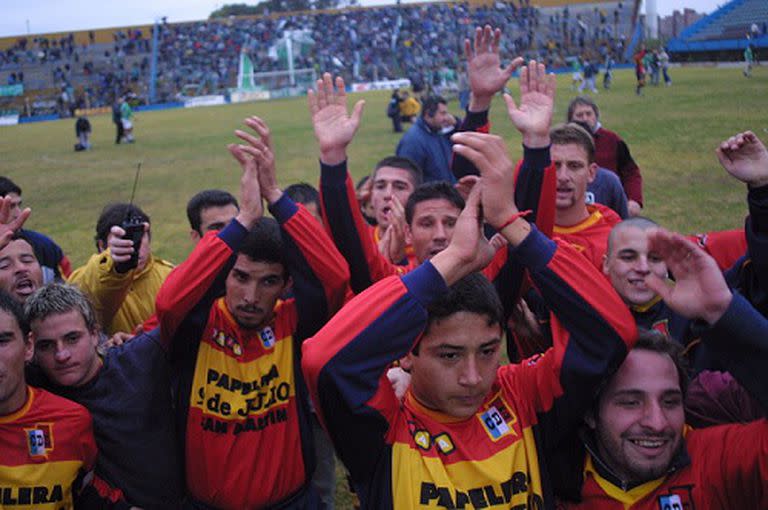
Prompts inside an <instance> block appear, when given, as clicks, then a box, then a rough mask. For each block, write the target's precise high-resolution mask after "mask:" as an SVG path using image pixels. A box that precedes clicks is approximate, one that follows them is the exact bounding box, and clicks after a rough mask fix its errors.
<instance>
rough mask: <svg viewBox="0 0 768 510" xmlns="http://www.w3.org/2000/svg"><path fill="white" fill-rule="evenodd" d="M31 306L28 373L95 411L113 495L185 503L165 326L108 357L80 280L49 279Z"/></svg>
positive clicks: (99, 470) (141, 502)
mask: <svg viewBox="0 0 768 510" xmlns="http://www.w3.org/2000/svg"><path fill="white" fill-rule="evenodd" d="M24 308H25V310H24V311H25V316H26V319H27V321H28V322H29V324H30V329H31V335H30V338H31V340H32V342H33V344H34V348H35V349H34V350H35V357H34V361H35V364H34V365H32V366H31V367H30V370H29V371H28V377H29V379H30V381H32V382H33V383H34V384H36V385H38V386H41V387H44V388H46V389H47V390H48V391H51V392H53V393H55V394H57V395H60V396H62V397H65V398H67V399H69V400H72V401H74V402H77V403H78V404H81V405H83V406H85V407H86V408H87V409H88V410H89V411H90V412H91V414H92V416H93V428H94V432H95V436H96V444H97V446H98V447H99V452H100V453H99V458H98V459H97V461H96V466H95V471H94V472H95V474H96V475H97V476H99V477H100V478H101V479H103V480H105V481H106V482H107V483H108V484H109V485H110V486H111V487H113V488H114V490H113V491H111V493H110V495H111V496H112V497H113V498H114V499H115V500H118V501H120V502H121V504H122V507H124V508H128V507H129V506H130V505H136V506H138V507H141V508H146V509H161V508H171V509H172V508H178V507H179V505H180V503H181V500H182V496H183V488H182V482H181V480H182V478H181V476H182V473H181V460H180V455H179V453H178V452H177V442H176V434H175V430H174V426H175V425H174V421H173V417H172V407H173V406H172V398H171V380H170V367H169V364H168V353H167V351H168V345H167V344H164V343H163V342H161V338H160V335H159V333H160V331H159V329H156V330H154V331H153V332H151V333H148V334H147V333H144V334H140V335H137V336H136V337H134V338H133V339H131V341H130V342H126V343H124V344H123V345H121V346H119V347H113V348H110V349H109V350H107V352H106V353H105V354H104V356H103V357H101V356H100V355H99V352H98V344H99V335H100V326H99V323H98V320H97V318H96V312H95V311H94V309H93V307H92V306H91V303H90V302H89V301H88V298H87V297H86V296H85V294H84V293H83V292H82V291H81V290H80V289H78V288H77V287H75V286H72V285H66V284H60V283H51V284H48V285H46V286H45V287H42V288H41V289H40V290H38V291H37V292H35V293H34V294H33V295H32V296H31V297H30V298H29V299H28V300H27V302H26V304H25V307H24Z"/></svg>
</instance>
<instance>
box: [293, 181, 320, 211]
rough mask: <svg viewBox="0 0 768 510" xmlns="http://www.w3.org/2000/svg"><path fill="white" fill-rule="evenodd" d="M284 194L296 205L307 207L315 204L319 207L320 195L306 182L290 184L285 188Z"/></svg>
mask: <svg viewBox="0 0 768 510" xmlns="http://www.w3.org/2000/svg"><path fill="white" fill-rule="evenodd" d="M284 193H285V194H286V195H288V196H289V197H291V200H293V201H294V202H296V203H297V204H304V205H307V204H312V203H315V204H317V205H320V193H319V192H318V191H317V189H316V188H315V187H314V186H312V185H311V184H307V183H306V182H299V183H296V184H291V185H290V186H288V187H287V188H285V190H284Z"/></svg>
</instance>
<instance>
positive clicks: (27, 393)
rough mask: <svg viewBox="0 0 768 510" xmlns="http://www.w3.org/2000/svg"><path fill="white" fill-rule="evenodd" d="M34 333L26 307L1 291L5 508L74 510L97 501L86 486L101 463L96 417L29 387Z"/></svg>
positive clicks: (0, 498)
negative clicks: (27, 368)
mask: <svg viewBox="0 0 768 510" xmlns="http://www.w3.org/2000/svg"><path fill="white" fill-rule="evenodd" d="M28 333H29V328H28V326H27V323H26V322H25V321H24V315H23V312H22V310H21V305H20V304H19V303H18V302H17V301H16V300H15V299H14V298H12V297H11V296H9V295H8V294H6V293H5V292H3V291H0V451H1V452H2V455H0V487H2V493H1V494H0V506H2V507H3V508H17V507H19V508H36V509H42V510H59V509H67V510H71V509H73V508H75V503H76V502H79V503H85V502H86V500H85V498H87V497H92V496H93V495H94V494H92V493H93V486H91V485H89V483H90V481H86V480H89V478H87V477H89V476H90V474H91V471H92V470H93V466H94V464H95V462H96V443H95V441H94V438H93V428H92V425H91V416H90V414H88V411H86V410H85V408H83V407H82V406H80V405H78V404H75V403H74V402H70V401H69V400H65V399H63V398H61V397H57V396H55V395H53V394H51V393H48V392H47V391H44V390H41V389H38V388H33V387H32V386H28V385H27V383H26V381H25V379H24V364H25V363H26V362H29V361H30V360H31V359H32V355H33V352H34V351H33V346H32V341H31V340H30V339H29V336H28ZM84 486H88V489H86V491H85V492H83V487H84ZM89 501H90V502H91V503H93V502H94V501H98V498H97V499H96V500H93V499H91V500H89ZM83 507H85V506H83Z"/></svg>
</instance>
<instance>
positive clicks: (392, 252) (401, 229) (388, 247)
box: [379, 196, 407, 264]
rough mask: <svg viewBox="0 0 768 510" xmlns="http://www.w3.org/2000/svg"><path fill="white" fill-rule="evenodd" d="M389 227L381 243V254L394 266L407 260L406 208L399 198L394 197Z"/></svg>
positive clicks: (389, 214) (389, 213)
mask: <svg viewBox="0 0 768 510" xmlns="http://www.w3.org/2000/svg"><path fill="white" fill-rule="evenodd" d="M388 216H389V218H388V219H389V226H388V227H387V229H386V230H385V231H384V235H383V236H382V237H381V240H380V241H379V252H380V253H381V254H382V255H384V256H385V257H386V258H387V260H389V261H390V262H392V263H393V264H397V263H399V262H400V261H401V260H403V258H405V246H406V244H407V243H406V240H405V208H404V207H403V204H401V203H400V200H398V198H397V197H395V196H393V197H392V207H391V208H390V210H389V212H388Z"/></svg>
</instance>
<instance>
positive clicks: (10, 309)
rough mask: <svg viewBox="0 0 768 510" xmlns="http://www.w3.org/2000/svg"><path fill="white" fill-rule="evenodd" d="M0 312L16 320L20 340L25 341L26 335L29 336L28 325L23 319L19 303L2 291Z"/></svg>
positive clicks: (0, 293) (0, 292)
mask: <svg viewBox="0 0 768 510" xmlns="http://www.w3.org/2000/svg"><path fill="white" fill-rule="evenodd" d="M0 310H2V311H4V312H6V313H7V314H8V315H10V316H11V317H13V318H14V319H16V323H17V324H18V325H19V329H20V330H21V334H22V340H24V341H26V339H27V335H29V323H28V322H27V321H26V320H25V319H24V310H23V309H22V307H21V303H19V302H18V301H16V299H14V298H13V297H12V296H11V295H10V294H8V293H7V292H5V291H4V290H0Z"/></svg>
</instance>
